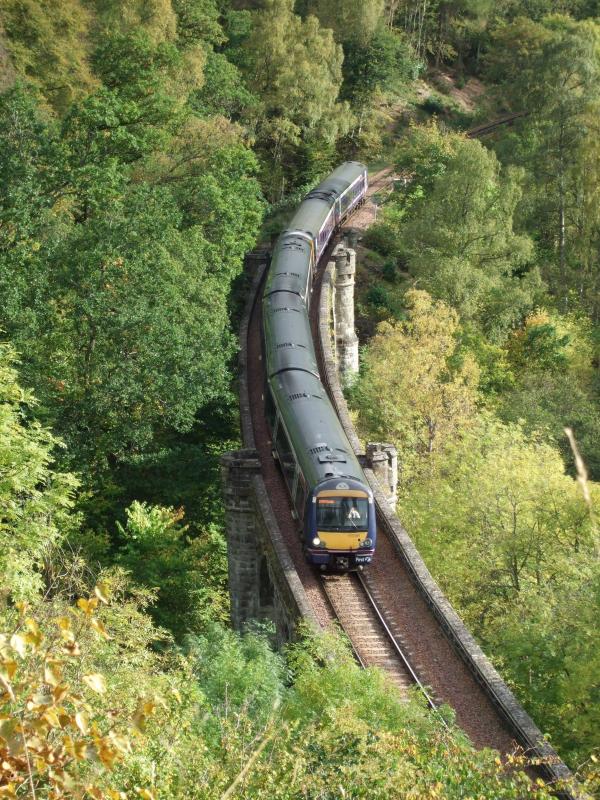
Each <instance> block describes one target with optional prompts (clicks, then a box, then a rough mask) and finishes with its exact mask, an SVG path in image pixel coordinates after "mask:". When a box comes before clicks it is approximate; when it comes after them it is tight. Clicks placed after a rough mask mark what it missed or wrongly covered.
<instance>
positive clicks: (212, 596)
mask: <svg viewBox="0 0 600 800" xmlns="http://www.w3.org/2000/svg"><path fill="white" fill-rule="evenodd" d="M126 515H127V522H126V525H125V526H123V525H120V524H117V529H118V533H119V538H120V539H121V541H122V545H121V546H120V548H119V551H118V553H117V563H118V564H120V565H121V566H123V567H124V568H125V569H127V570H128V571H129V572H130V573H131V575H132V578H133V580H134V581H135V582H136V583H138V584H139V585H141V586H143V587H146V588H148V589H150V590H152V591H153V592H156V599H155V600H154V601H153V603H152V606H151V607H150V611H151V613H152V616H153V618H154V619H155V621H156V624H157V625H159V626H160V627H162V628H167V629H170V630H172V631H173V632H174V634H175V635H176V636H177V637H178V638H179V639H181V638H182V637H183V636H185V635H187V634H194V633H198V632H199V631H200V630H201V629H202V628H204V627H206V626H207V624H208V623H210V622H215V621H216V622H221V623H225V622H226V621H227V616H228V607H227V589H226V586H227V556H226V546H225V541H224V539H223V538H222V536H221V535H220V534H219V532H218V531H217V530H216V529H215V528H214V527H213V528H209V529H207V530H205V531H203V532H202V533H201V534H200V535H195V536H191V535H190V532H189V529H188V526H184V525H181V524H180V522H181V519H182V518H183V511H182V510H179V511H175V510H174V509H172V508H163V507H160V506H148V505H146V504H144V503H138V502H134V503H132V505H131V506H130V507H129V508H128V509H127V510H126Z"/></svg>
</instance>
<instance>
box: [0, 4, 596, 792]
mask: <svg viewBox="0 0 600 800" xmlns="http://www.w3.org/2000/svg"><path fill="white" fill-rule="evenodd" d="M598 14H599V9H598V4H597V0H569V1H568V2H567V0H502V1H501V2H499V3H491V2H489V0H461V2H447V1H446V0H410V1H409V0H365V1H362V0H361V2H359V1H358V0H341V1H340V0H297V1H296V2H293V0H247V1H244V0H49V1H48V2H46V1H44V2H42V0H4V1H3V2H2V17H1V20H0V188H1V191H0V330H1V331H2V337H3V339H4V342H3V343H2V345H1V347H0V540H1V541H0V544H1V545H2V546H1V548H0V572H1V579H0V622H1V624H2V630H3V631H4V634H3V635H2V636H1V637H0V662H1V663H0V704H1V706H2V708H0V717H1V719H0V755H1V756H2V758H1V761H2V771H1V775H2V777H1V778H0V794H2V795H3V796H6V797H20V796H24V795H26V794H27V793H30V794H32V795H34V796H36V797H38V798H45V797H48V798H50V797H53V798H59V797H81V796H82V794H83V792H84V790H85V791H86V792H87V795H89V796H92V797H97V798H102V797H106V798H112V799H113V800H117V798H126V797H136V796H137V797H141V798H142V799H143V800H153V798H159V797H164V798H171V797H190V798H192V797H200V796H201V797H236V796H237V797H242V796H243V797H267V796H268V797H281V798H296V797H314V798H317V797H318V798H328V797H338V796H348V797H369V798H371V797H382V798H384V797H385V798H387V797H407V798H409V797H415V798H420V797H431V798H434V797H448V798H451V797H457V798H458V797H463V796H466V795H469V796H473V797H474V796H477V797H489V798H490V800H491V798H494V799H495V798H503V797H506V798H512V797H515V798H516V797H522V796H523V795H524V793H525V792H527V793H528V794H529V793H531V794H532V795H533V796H535V794H536V792H537V795H538V796H539V797H544V796H545V793H544V790H543V789H539V790H538V789H536V788H535V787H533V788H531V787H527V788H525V779H524V778H523V777H522V776H519V775H515V774H514V773H510V774H509V775H507V774H506V771H505V769H504V767H503V766H502V765H501V764H500V763H499V762H498V761H497V760H496V758H495V755H494V754H490V753H474V752H473V750H472V749H471V747H470V746H469V744H468V743H467V742H465V741H464V738H463V737H462V735H461V734H460V733H459V732H457V731H455V730H453V729H452V730H451V731H450V732H447V731H446V730H445V729H444V728H443V727H441V726H440V725H439V724H438V722H437V721H436V720H435V719H432V718H430V716H429V715H427V714H426V713H425V712H424V710H423V709H422V708H421V707H420V705H419V703H418V702H417V701H412V700H411V701H410V702H409V703H401V702H399V700H398V698H397V697H396V695H395V694H394V693H393V691H392V690H390V688H389V686H387V685H386V684H385V681H384V679H383V678H382V676H381V675H379V674H378V673H375V672H373V673H371V672H369V673H368V674H366V675H365V673H362V672H360V671H359V670H358V669H357V667H356V666H355V665H354V664H353V662H352V661H351V659H350V658H349V656H348V654H347V652H346V650H345V647H344V645H343V644H340V642H338V641H337V640H335V638H333V639H327V640H321V639H319V638H315V637H314V635H313V634H312V633H307V634H306V635H305V638H304V639H303V641H302V642H301V644H298V645H296V646H294V647H293V648H291V649H290V651H289V652H288V653H287V654H285V655H283V656H282V655H281V654H275V653H274V652H273V651H272V650H271V648H270V646H269V644H268V635H267V634H265V633H261V632H254V633H248V634H247V635H246V636H243V637H238V636H236V635H234V634H232V633H231V632H230V631H228V630H227V629H226V627H225V623H226V619H227V611H228V608H227V595H226V588H225V586H226V575H227V564H226V554H225V542H224V537H223V530H222V525H223V520H222V516H223V509H222V505H221V501H220V499H219V498H220V492H219V466H218V455H219V453H221V452H222V451H223V450H226V449H229V448H231V447H232V446H235V443H236V439H237V436H238V434H237V430H236V411H235V396H234V392H233V391H232V377H233V372H234V370H233V369H232V367H233V365H234V363H235V350H236V344H235V335H234V332H233V331H234V329H235V314H236V313H237V309H238V308H239V305H240V301H241V300H242V299H243V298H242V294H243V281H240V280H239V277H240V273H241V270H242V260H243V256H244V253H245V252H246V251H248V250H249V249H251V248H252V246H253V245H254V243H255V241H256V240H257V237H258V236H259V231H260V228H261V224H262V223H263V219H264V216H265V212H268V214H269V223H268V225H267V227H266V228H265V229H263V231H267V232H271V231H274V230H278V229H279V227H280V226H281V224H283V222H282V218H281V216H280V215H281V214H284V213H285V211H286V208H287V207H289V205H291V204H293V203H294V202H295V201H296V200H297V199H298V197H299V196H300V195H301V194H302V192H303V191H304V190H305V188H306V187H307V186H309V185H312V184H314V182H315V181H316V179H318V178H319V177H320V176H321V175H323V174H324V173H326V172H327V170H328V169H329V168H330V167H331V166H332V165H334V164H335V163H337V162H338V161H340V160H342V158H348V157H350V158H363V159H371V160H374V159H381V160H385V161H389V162H391V163H394V164H395V165H396V167H397V171H398V173H399V174H400V175H402V176H403V179H404V180H403V181H402V182H401V183H399V184H398V187H397V189H396V191H395V192H394V193H393V196H392V198H391V200H390V201H389V202H388V203H387V205H386V207H385V209H384V212H383V214H382V216H380V223H379V224H378V225H376V226H374V227H373V228H372V229H371V230H370V231H369V234H368V236H367V237H365V240H364V242H363V244H364V246H365V247H364V248H363V250H364V251H366V248H367V247H368V248H370V252H369V253H368V258H369V259H370V261H369V262H368V263H370V264H371V265H372V268H373V271H372V274H371V275H369V276H368V278H367V279H366V280H365V283H366V291H365V292H364V293H363V295H362V296H361V298H360V303H359V312H361V313H362V322H361V324H362V325H363V327H364V329H365V330H366V331H368V332H369V333H371V334H374V335H373V337H372V339H371V341H370V342H369V344H368V346H367V348H366V350H365V353H364V358H363V373H362V375H361V379H360V381H359V383H358V385H357V386H356V388H355V389H354V394H353V398H352V399H353V402H354V404H355V406H356V408H357V411H358V415H359V424H360V426H361V429H362V432H363V433H364V435H365V436H368V437H369V438H378V439H383V440H388V439H390V438H391V439H393V440H394V441H395V442H396V443H397V444H398V447H399V451H400V456H401V466H402V469H401V479H402V482H401V500H400V511H401V515H402V518H403V519H404V520H405V522H406V524H407V527H408V528H409V529H410V531H411V532H412V533H413V534H414V535H415V537H416V540H417V542H418V544H419V547H420V549H421V550H422V552H423V554H424V555H425V556H426V558H427V560H428V563H429V564H430V565H431V568H432V570H433V571H434V572H435V573H436V575H437V576H438V577H439V579H440V581H441V582H442V584H443V586H444V588H445V589H446V590H447V591H448V593H449V595H450V596H451V598H452V600H453V601H454V602H455V603H456V604H457V606H458V607H459V608H460V610H461V612H462V613H463V614H464V616H465V617H466V619H467V621H468V622H469V624H470V625H471V627H472V629H473V630H474V632H475V633H476V634H477V635H478V636H479V637H480V639H481V641H482V642H483V643H484V645H485V647H486V649H487V650H488V652H489V653H490V654H491V655H492V656H493V657H494V658H495V659H496V662H497V663H498V665H499V666H500V667H501V669H502V670H503V673H504V674H505V675H506V676H507V678H508V679H509V681H510V682H511V683H512V685H513V686H514V687H515V689H516V690H517V692H518V694H519V695H520V697H521V698H522V699H523V700H524V702H525V703H526V704H527V706H528V708H529V709H530V710H531V711H532V713H533V715H534V717H535V718H536V720H537V721H538V722H539V723H540V724H541V725H542V726H543V727H544V729H547V730H549V731H550V733H551V735H552V738H553V740H554V742H555V743H556V744H557V745H559V746H560V749H561V754H563V755H564V756H565V757H566V758H568V759H569V761H570V763H571V764H572V765H573V766H578V765H579V764H580V763H582V762H584V761H586V760H587V759H588V757H589V756H590V754H591V753H592V751H593V750H594V748H598V747H599V746H600V742H599V741H598V738H597V737H598V729H599V728H600V725H599V724H598V723H599V720H598V704H597V692H598V686H597V674H598V668H599V666H600V644H599V642H598V630H597V619H598V610H599V603H600V591H598V586H599V585H600V584H599V576H600V571H599V569H598V522H597V517H596V516H595V514H596V510H595V509H596V507H597V503H598V488H597V484H596V483H595V481H597V480H598V479H599V477H600V461H599V455H598V447H597V443H598V441H599V437H600V405H599V404H598V388H599V377H598V360H599V356H598V341H599V340H600V335H599V331H598V314H599V313H600V306H599V303H598V296H599V294H598V289H599V286H600V283H599V279H598V275H599V274H600V270H599V261H598V258H599V256H598V253H599V252H600V226H599V220H600V195H599V194H598V177H599V175H600V169H599V164H600V161H599V155H600V151H599V150H598V144H597V142H598V136H597V119H598V109H599V107H600V102H599V101H600V95H599V93H598V92H599V90H598V86H599V85H600V84H599V83H598V79H599V77H600V76H599V72H600V55H599V54H600V50H599V44H600V28H599V23H598V19H597V18H598ZM429 67H437V68H439V69H440V70H445V69H447V68H450V69H451V70H452V74H453V75H454V77H455V88H457V89H459V88H460V87H461V86H464V85H465V84H466V83H467V82H468V81H470V80H472V79H473V78H478V79H481V80H483V81H485V83H486V85H487V86H488V92H487V94H483V95H481V96H479V95H477V96H478V97H480V99H479V100H478V102H479V104H480V109H476V108H474V107H473V105H474V104H473V102H471V105H470V106H469V103H467V104H466V106H465V103H464V102H463V106H460V109H459V106H457V105H456V102H457V101H456V100H454V99H450V98H449V97H448V96H446V95H444V92H445V91H446V90H447V85H448V80H447V79H448V76H447V75H444V74H443V73H442V72H437V73H434V74H433V75H429V76H428V75H427V70H428V68H429ZM427 78H431V80H432V81H437V82H436V84H435V86H436V89H439V90H440V91H441V92H442V94H439V93H438V92H437V91H432V90H431V87H430V86H429V85H428V84H427V83H425V82H424V80H423V79H427ZM442 79H443V80H442ZM444 81H446V83H444ZM444 87H445V88H444ZM455 94H456V93H455ZM507 112H514V113H518V114H519V115H520V116H519V117H518V119H516V120H515V122H514V124H513V125H512V127H505V128H501V129H499V132H497V133H496V134H495V135H494V136H492V137H491V138H490V139H488V140H486V142H485V146H484V145H483V144H481V143H479V142H477V141H474V140H472V139H468V138H466V137H465V136H464V135H463V134H461V133H457V132H456V129H457V128H458V129H460V128H461V127H464V126H465V125H466V124H469V121H470V120H472V119H473V118H474V116H476V115H477V113H480V114H481V116H482V118H485V117H490V116H491V115H501V114H505V113H507ZM431 114H434V115H438V116H439V118H441V119H443V120H444V123H440V122H439V121H438V122H436V121H435V120H431V119H430V115H431ZM447 126H450V127H451V128H452V129H453V130H454V132H451V131H450V130H449V128H448V127H447ZM377 322H381V325H380V327H379V328H378V329H376V323H377ZM23 387H27V388H26V389H24V388H23ZM34 397H35V398H37V399H36V400H34ZM566 425H568V426H570V428H572V429H573V431H574V436H575V439H576V441H577V442H578V443H579V447H580V449H581V452H582V455H583V462H582V460H581V459H579V458H577V459H576V458H575V457H574V455H573V449H572V444H571V443H570V442H569V441H568V440H567V438H565V436H564V433H563V429H564V427H565V426H566ZM584 464H585V465H587V469H588V470H589V472H590V477H589V478H588V477H586V474H585V466H583V465H584ZM576 479H577V481H576ZM449 552H451V553H452V558H448V553H449ZM94 587H95V589H94ZM77 598H80V599H79V602H78V603H77ZM82 598H83V599H82ZM108 601H110V602H108ZM117 709H118V710H117ZM513 763H514V764H516V765H517V766H520V765H521V764H522V759H521V758H520V757H519V756H516V757H515V758H514V759H513ZM594 780H595V779H594V777H593V775H592V777H591V778H590V788H591V789H593V788H594V786H593V781H594Z"/></svg>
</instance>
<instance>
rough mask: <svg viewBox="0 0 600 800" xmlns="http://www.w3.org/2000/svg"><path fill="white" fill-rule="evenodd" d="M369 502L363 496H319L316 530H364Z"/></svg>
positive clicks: (365, 528)
mask: <svg viewBox="0 0 600 800" xmlns="http://www.w3.org/2000/svg"><path fill="white" fill-rule="evenodd" d="M368 518H369V504H368V502H367V500H366V498H364V497H319V499H318V501H317V530H320V531H366V530H367V522H368Z"/></svg>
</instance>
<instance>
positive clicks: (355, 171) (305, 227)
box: [288, 161, 367, 237]
mask: <svg viewBox="0 0 600 800" xmlns="http://www.w3.org/2000/svg"><path fill="white" fill-rule="evenodd" d="M366 169H367V168H366V167H365V165H364V164H361V163H359V162H358V161H346V163H345V164H341V165H340V166H339V167H337V169H335V170H334V171H333V172H332V173H331V175H329V176H328V177H327V178H325V180H324V181H322V182H321V183H320V184H319V185H318V186H316V187H315V188H314V189H313V190H312V191H310V192H309V193H308V194H307V195H306V197H305V198H304V200H303V201H302V203H300V206H299V207H298V209H297V211H296V213H295V214H294V216H293V217H292V219H291V220H290V223H289V225H288V229H289V230H290V231H296V230H297V231H306V232H307V233H310V234H312V236H313V237H315V236H316V235H317V233H318V232H319V230H320V229H321V226H322V224H323V221H324V220H325V218H326V217H327V214H328V213H329V210H330V209H331V207H332V206H333V204H334V203H335V201H336V200H337V198H338V197H339V196H340V195H341V194H342V193H343V192H344V191H345V190H346V189H347V188H348V187H349V186H350V185H351V184H353V183H354V181H355V180H356V179H357V178H359V177H360V176H361V175H362V174H363V173H364V172H366Z"/></svg>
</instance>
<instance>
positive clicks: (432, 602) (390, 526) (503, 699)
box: [318, 264, 585, 800]
mask: <svg viewBox="0 0 600 800" xmlns="http://www.w3.org/2000/svg"><path fill="white" fill-rule="evenodd" d="M333 271H334V265H333V264H329V265H328V267H327V269H326V272H325V275H324V277H323V285H322V289H321V297H320V304H319V342H318V346H319V347H320V349H321V352H322V364H323V368H324V374H323V375H322V376H321V377H322V379H323V382H324V383H325V385H326V386H327V388H328V390H329V394H330V397H331V400H332V403H333V405H334V408H335V409H336V411H337V414H338V416H339V418H340V422H341V423H342V426H343V428H344V430H345V432H346V435H347V437H348V439H349V441H350V444H351V445H352V448H353V450H354V452H355V454H356V455H357V456H358V457H359V459H361V461H362V462H363V464H364V466H365V476H366V478H367V480H368V481H369V484H370V486H371V489H372V490H373V494H374V497H375V502H376V506H377V516H378V525H379V526H380V527H382V528H383V529H384V530H385V532H386V534H387V535H388V537H389V539H390V542H391V543H392V546H393V548H394V550H395V551H396V553H397V554H398V556H399V557H400V558H401V559H402V561H403V562H404V564H405V565H406V566H407V568H408V570H409V573H410V574H411V576H412V579H413V582H414V583H415V585H416V586H417V588H418V589H419V592H420V593H421V594H422V596H423V597H424V598H425V600H426V601H427V603H428V605H429V607H430V608H431V610H432V612H433V614H434V615H435V617H436V618H437V620H438V621H439V623H440V626H441V627H442V629H443V630H444V632H445V634H446V636H447V637H448V639H449V640H450V642H451V643H452V645H453V647H454V649H455V650H456V651H457V652H458V653H459V654H460V656H461V657H462V659H463V661H464V662H465V664H466V665H467V666H468V668H469V669H470V671H471V672H472V673H473V675H474V676H475V678H476V679H477V681H478V682H479V683H480V684H481V685H482V686H483V688H484V689H485V691H486V693H487V695H488V696H489V697H490V699H491V700H492V702H493V703H494V705H495V706H496V707H497V708H498V710H499V712H500V713H501V714H502V716H503V717H504V719H505V720H506V721H507V723H508V724H509V726H510V728H511V729H512V731H513V732H514V735H515V738H516V739H517V741H518V742H519V743H520V744H521V746H522V747H524V748H525V750H526V751H527V753H528V755H529V756H530V757H533V758H534V759H539V760H540V762H541V763H542V764H543V766H542V767H540V769H541V770H542V771H543V772H544V773H545V774H546V776H547V779H548V780H549V781H550V782H559V783H560V782H565V783H566V784H569V785H571V787H572V788H571V789H569V790H566V789H565V790H564V791H560V792H558V796H559V797H562V798H565V800H567V799H568V800H574V799H577V800H583V798H584V797H585V796H584V795H583V794H582V793H581V792H580V791H579V790H578V788H577V786H576V784H575V783H574V781H573V777H572V774H571V772H570V770H569V769H568V768H567V766H566V765H565V764H564V763H563V762H562V761H561V760H560V758H559V756H558V754H557V753H556V751H555V750H554V749H553V748H552V747H551V746H550V745H549V744H548V742H547V741H546V740H545V739H544V737H543V735H542V733H541V731H540V730H539V728H538V727H537V725H536V724H535V723H534V722H533V720H532V719H531V717H530V716H529V715H528V714H527V712H526V711H525V710H524V709H523V707H522V706H521V704H520V703H519V702H518V700H517V699H516V697H515V696H514V694H513V693H512V692H511V690H510V689H509V688H508V686H507V685H506V683H505V682H504V680H503V679H502V678H501V676H500V675H499V674H498V672H497V671H496V669H495V668H494V667H493V665H492V664H491V662H490V661H489V659H488V658H487V656H486V655H485V654H484V652H483V651H482V650H481V648H480V647H479V645H478V644H477V642H476V641H475V640H474V639H473V636H472V635H471V633H470V632H469V630H468V629H467V627H466V625H465V624H464V622H463V621H462V620H461V618H460V617H459V615H458V614H457V613H456V611H455V610H454V608H453V607H452V605H451V604H450V602H449V601H448V599H447V598H446V596H445V595H444V593H443V592H442V590H441V589H440V587H439V586H438V584H437V583H436V581H435V580H434V579H433V577H432V576H431V573H430V572H429V570H428V569H427V567H426V565H425V562H424V561H423V559H422V558H421V556H420V554H419V552H418V550H417V548H416V547H415V545H414V543H413V541H412V540H411V538H410V536H409V535H408V533H407V532H406V530H405V529H404V528H403V527H402V524H401V523H400V520H399V519H398V517H397V516H396V514H395V511H394V509H393V508H392V506H391V505H390V503H389V501H388V498H387V497H386V494H385V493H384V491H383V490H382V487H381V485H380V483H379V481H378V480H377V477H376V476H375V473H374V472H373V470H372V469H370V468H369V467H368V465H367V464H366V463H365V457H364V455H363V448H362V445H361V442H360V439H359V438H358V435H357V433H356V430H355V429H354V426H353V424H352V421H351V419H350V414H349V411H348V405H347V403H346V399H345V397H344V394H343V392H342V388H341V386H340V382H339V378H338V372H337V366H336V363H335V358H334V355H333V352H332V347H331V330H330V319H331V293H332V287H333V285H334V276H333Z"/></svg>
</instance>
